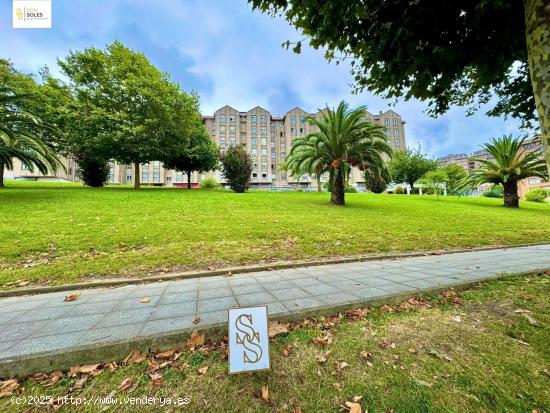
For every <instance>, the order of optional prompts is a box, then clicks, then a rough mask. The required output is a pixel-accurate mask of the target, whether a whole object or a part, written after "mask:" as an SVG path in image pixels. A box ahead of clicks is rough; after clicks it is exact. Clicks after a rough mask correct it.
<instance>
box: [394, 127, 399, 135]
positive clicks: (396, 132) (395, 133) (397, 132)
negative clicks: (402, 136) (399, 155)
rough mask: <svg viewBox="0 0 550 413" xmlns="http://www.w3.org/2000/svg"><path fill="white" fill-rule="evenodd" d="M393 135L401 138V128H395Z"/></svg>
mask: <svg viewBox="0 0 550 413" xmlns="http://www.w3.org/2000/svg"><path fill="white" fill-rule="evenodd" d="M393 135H394V136H399V128H393Z"/></svg>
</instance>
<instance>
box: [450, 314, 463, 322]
mask: <svg viewBox="0 0 550 413" xmlns="http://www.w3.org/2000/svg"><path fill="white" fill-rule="evenodd" d="M452 320H453V321H454V322H455V323H460V322H461V321H462V318H460V316H459V315H455V316H454V317H452Z"/></svg>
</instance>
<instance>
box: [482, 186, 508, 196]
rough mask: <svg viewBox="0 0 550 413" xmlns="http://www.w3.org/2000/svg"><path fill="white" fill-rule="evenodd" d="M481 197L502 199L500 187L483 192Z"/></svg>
mask: <svg viewBox="0 0 550 413" xmlns="http://www.w3.org/2000/svg"><path fill="white" fill-rule="evenodd" d="M482 195H483V196H485V197H487V198H504V195H503V191H502V187H501V186H500V185H497V186H494V187H492V188H489V189H487V190H485V192H483V194H482Z"/></svg>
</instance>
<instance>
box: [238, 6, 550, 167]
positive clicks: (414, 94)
mask: <svg viewBox="0 0 550 413" xmlns="http://www.w3.org/2000/svg"><path fill="white" fill-rule="evenodd" d="M249 2H250V3H252V5H253V7H254V8H259V9H260V10H262V11H264V12H269V13H272V14H274V15H275V14H279V13H280V14H284V16H285V17H286V19H287V20H288V21H289V22H290V23H291V24H293V25H295V26H296V27H297V28H298V29H300V30H301V31H302V33H303V34H305V35H306V36H307V37H309V42H310V44H311V45H312V46H313V47H314V48H324V49H326V53H325V56H326V58H327V59H328V60H333V59H337V60H338V61H341V60H343V59H350V60H351V67H352V73H353V75H354V77H355V82H356V90H362V89H364V88H366V89H368V90H370V91H372V92H375V93H377V94H382V95H383V96H385V97H387V98H399V97H404V98H405V99H410V98H417V99H420V100H426V101H428V102H429V112H430V113H431V114H432V115H439V114H442V113H444V112H446V111H447V110H448V109H449V107H450V106H451V105H467V106H469V107H470V110H471V111H474V110H476V109H477V108H478V107H479V106H480V105H481V104H485V103H488V102H489V101H490V100H491V98H493V97H496V99H497V103H496V105H495V107H494V108H493V109H492V110H490V111H489V112H488V113H489V114H490V115H493V116H501V115H506V116H513V117H516V118H519V119H521V120H522V121H523V123H524V125H529V124H531V121H533V120H534V119H536V117H535V109H536V110H537V112H538V118H539V126H540V129H541V132H542V136H543V142H544V143H543V145H544V156H545V159H546V163H547V166H548V168H549V170H550V93H549V89H548V88H549V87H550V86H549V85H550V70H549V69H548V67H549V65H550V5H549V4H548V0H491V1H487V0H463V1H435V0H414V1H410V0H385V1H379V0H249ZM290 44H291V43H290V42H287V43H286V44H285V45H286V47H289V46H290ZM300 49H301V42H297V43H296V44H295V45H294V51H295V52H298V53H299V52H300Z"/></svg>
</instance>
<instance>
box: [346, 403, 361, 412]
mask: <svg viewBox="0 0 550 413" xmlns="http://www.w3.org/2000/svg"><path fill="white" fill-rule="evenodd" d="M346 407H347V408H348V409H349V413H361V405H360V404H359V403H354V402H346Z"/></svg>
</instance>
